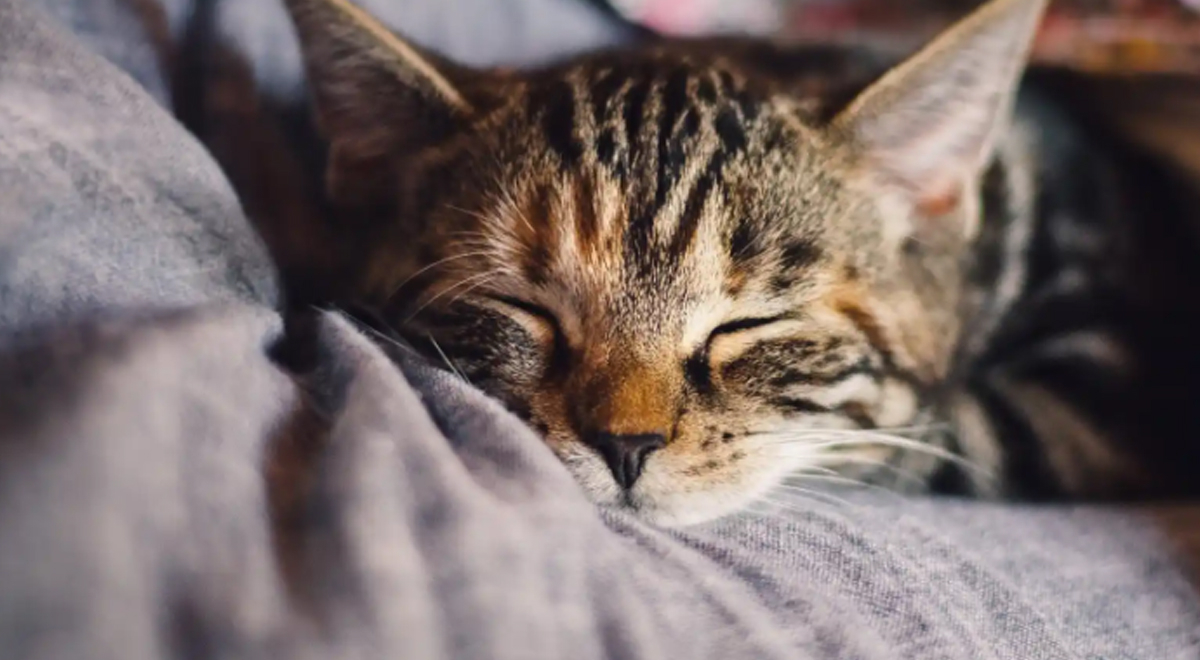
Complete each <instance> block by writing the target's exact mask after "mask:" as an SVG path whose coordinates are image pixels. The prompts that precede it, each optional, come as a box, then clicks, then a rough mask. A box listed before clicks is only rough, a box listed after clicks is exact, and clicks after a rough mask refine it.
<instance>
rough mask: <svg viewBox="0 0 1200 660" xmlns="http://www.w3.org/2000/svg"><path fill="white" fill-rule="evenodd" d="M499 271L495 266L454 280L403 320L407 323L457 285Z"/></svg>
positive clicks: (495, 273) (493, 275) (498, 272)
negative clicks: (456, 280)
mask: <svg viewBox="0 0 1200 660" xmlns="http://www.w3.org/2000/svg"><path fill="white" fill-rule="evenodd" d="M500 272H502V271H501V269H498V268H497V269H492V270H489V271H484V272H482V273H475V274H474V275H470V276H467V277H464V278H463V279H461V280H459V281H458V282H455V283H454V284H453V285H451V286H448V287H446V288H445V289H442V290H441V291H438V292H437V293H436V294H434V295H433V296H432V297H431V298H429V300H426V301H425V302H424V303H422V304H421V306H420V307H418V308H417V309H416V310H415V311H414V312H413V313H411V314H409V315H408V317H407V318H406V319H404V322H405V323H408V322H410V321H412V320H413V319H414V318H416V316H417V315H418V314H420V313H421V312H423V311H425V308H427V307H429V306H430V305H432V304H433V303H434V302H436V301H437V300H438V299H439V298H441V297H442V296H444V295H446V294H448V293H450V292H451V291H454V290H455V289H458V288H459V287H462V286H465V285H469V284H471V283H472V282H477V281H479V280H483V279H486V278H489V277H495V276H496V275H498V274H500Z"/></svg>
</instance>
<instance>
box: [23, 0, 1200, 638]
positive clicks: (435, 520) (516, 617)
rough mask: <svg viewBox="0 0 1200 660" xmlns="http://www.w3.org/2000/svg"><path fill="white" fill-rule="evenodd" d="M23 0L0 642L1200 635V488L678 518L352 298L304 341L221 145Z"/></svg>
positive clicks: (868, 496)
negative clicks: (1143, 506)
mask: <svg viewBox="0 0 1200 660" xmlns="http://www.w3.org/2000/svg"><path fill="white" fill-rule="evenodd" d="M83 1H84V2H86V1H87V0H83ZM25 2H26V0H0V393H2V395H0V657H2V658H22V659H25V658H29V659H32V658H39V659H42V658H52V659H55V660H68V659H72V658H89V659H100V660H102V659H105V658H112V659H114V660H115V659H120V660H140V659H142V658H164V657H172V658H174V657H178V658H209V657H214V658H220V657H225V658H404V659H405V660H425V659H433V658H447V659H449V658H453V659H471V658H480V659H484V658H528V659H534V660H536V659H542V658H544V659H546V660H558V659H562V658H573V659H574V658H579V659H587V658H648V659H653V658H663V659H672V660H673V659H676V658H689V659H691V658H696V659H703V658H714V659H715V658H721V659H723V660H736V659H739V658H746V659H752V658H753V659H763V660H770V659H772V658H781V659H782V658H789V659H798V658H822V659H823V658H861V659H866V660H871V659H876V658H878V659H884V658H920V659H922V660H924V659H929V658H956V659H962V658H972V659H974V658H1012V659H1018V658H1020V659H1028V658H1080V659H1082V658H1146V659H1153V660H1173V659H1179V660H1183V659H1184V658H1195V657H1197V655H1198V654H1200V599H1198V598H1197V595H1196V592H1195V591H1194V589H1193V587H1192V586H1191V584H1190V583H1189V581H1188V580H1187V574H1186V573H1185V570H1184V566H1183V564H1182V563H1181V562H1180V560H1179V556H1178V555H1176V554H1175V550H1176V549H1177V545H1176V543H1177V541H1178V540H1179V539H1178V538H1177V537H1172V536H1171V535H1169V534H1168V533H1167V532H1168V531H1169V530H1170V529H1171V528H1173V527H1178V526H1179V525H1180V524H1183V525H1188V524H1190V525H1192V526H1193V528H1194V529H1200V526H1197V525H1198V524H1200V523H1197V518H1200V516H1194V515H1191V513H1190V512H1188V511H1186V510H1181V511H1178V512H1174V513H1173V514H1172V515H1171V516H1170V517H1169V518H1170V519H1168V516H1167V515H1166V514H1165V513H1157V514H1150V513H1136V512H1122V511H1116V510H1110V511H1105V510H1099V509H1089V508H1076V509H1031V508H1022V507H998V506H985V505H979V504H971V503H952V502H933V501H918V500H903V499H900V498H897V497H892V496H887V495H882V494H873V493H869V492H868V493H862V494H852V495H848V494H838V495H837V499H833V498H828V497H827V498H823V501H815V500H811V499H803V498H800V497H797V496H789V495H787V494H780V495H779V497H778V498H777V503H776V504H772V505H770V506H765V507H764V508H763V511H762V512H761V513H753V514H747V515H743V516H740V517H736V518H733V519H728V520H724V521H721V522H718V523H715V524H711V525H708V526H705V527H702V528H696V529H689V530H685V531H676V532H668V531H664V530H658V529H653V528H649V527H647V526H644V525H642V524H640V523H639V522H637V521H636V520H633V519H631V518H628V517H626V516H624V515H621V514H618V513H614V512H606V511H597V510H594V509H593V508H592V507H591V506H590V505H589V504H588V503H587V502H586V501H584V499H583V497H582V495H581V493H580V492H579V491H578V490H577V489H576V488H575V486H574V485H573V483H572V482H571V480H570V478H569V477H568V475H567V474H566V472H565V471H564V470H563V469H562V468H561V467H560V466H559V465H558V464H557V462H556V461H555V459H554V458H553V457H552V456H551V455H550V453H549V452H548V451H547V450H546V449H545V448H544V447H543V446H542V445H541V443H540V442H539V440H538V439H537V438H536V437H534V436H533V435H531V434H530V433H529V432H528V431H527V430H525V429H524V428H523V427H522V426H520V425H519V424H518V423H517V422H516V421H515V420H514V419H513V418H511V417H510V416H508V415H507V414H506V413H504V412H503V411H502V410H500V409H499V408H498V407H497V406H495V405H494V404H493V403H491V402H490V401H488V400H486V399H485V398H484V397H482V395H480V394H478V393H476V392H474V391H473V390H471V389H470V388H469V387H467V386H465V385H463V384H460V383H458V382H456V381H455V380H454V379H453V378H451V377H449V376H446V375H445V374H443V373H442V372H438V371H434V370H432V369H430V368H429V367H428V366H426V365H425V364H424V363H423V362H421V361H420V360H417V359H414V358H412V357H411V356H410V355H409V354H407V353H406V352H405V351H404V350H403V349H400V348H395V349H393V350H391V351H390V352H391V353H392V355H391V358H392V359H389V356H387V355H385V354H384V352H383V351H382V350H381V349H380V348H378V347H377V346H376V344H374V343H373V342H371V341H369V340H368V338H367V337H365V336H364V335H363V334H361V333H359V332H358V331H356V330H355V329H354V328H353V327H352V326H351V325H350V324H348V323H347V322H345V321H344V320H342V319H341V318H340V317H337V316H335V315H331V314H319V315H315V317H314V318H312V319H310V321H311V323H310V324H301V325H298V326H297V327H296V328H295V330H296V332H295V334H294V336H293V337H292V338H291V339H290V340H289V341H288V342H286V343H284V344H282V345H281V344H280V339H281V333H282V323H281V322H280V320H279V318H278V316H277V315H276V313H275V312H274V311H273V305H274V300H275V293H274V292H275V287H274V284H273V281H272V278H271V275H270V271H269V270H268V268H267V266H266V262H265V258H264V257H263V250H262V249H261V247H260V246H259V244H258V242H257V241H256V240H255V239H254V238H253V234H252V232H251V231H250V229H249V228H248V226H247V225H246V223H245V221H244V220H243V219H242V217H241V216H240V212H239V210H238V206H237V203H236V202H235V200H234V199H233V197H232V193H231V191H230V188H229V186H228V185H227V184H226V183H225V182H224V181H223V179H222V178H221V177H220V175H219V173H218V171H217V169H216V166H215V165H214V164H213V163H212V162H211V161H210V160H208V159H207V158H206V156H205V155H204V153H203V152H202V150H201V149H200V148H199V146H198V145H197V144H196V143H195V142H194V141H193V140H192V139H191V138H189V137H188V135H187V134H186V133H185V132H184V131H183V130H182V129H181V128H180V127H179V126H178V125H176V124H174V123H173V121H172V120H171V119H170V117H169V116H168V115H167V113H166V111H165V110H164V109H163V108H162V106H161V105H159V104H157V103H155V101H154V99H153V98H152V97H151V96H150V95H149V94H147V93H144V92H142V91H140V90H139V89H138V87H137V85H136V84H135V83H134V82H133V81H132V79H131V78H129V77H127V76H126V75H124V74H122V73H120V72H118V70H117V69H116V68H114V67H112V66H110V65H109V64H107V63H105V62H103V61H101V60H100V59H99V58H98V57H96V56H94V55H92V54H90V53H89V52H88V51H87V50H86V49H85V48H84V47H83V46H81V45H79V44H77V43H76V42H75V41H74V40H73V38H72V37H70V36H68V35H67V33H66V31H65V30H64V29H62V28H61V27H55V26H52V25H51V24H49V23H48V22H47V21H45V20H43V19H42V18H39V17H38V16H36V15H34V13H33V12H32V11H30V10H29V9H28V8H27V7H25V5H24V4H23V3H25ZM441 4H442V5H444V6H447V10H446V11H448V12H450V11H453V7H452V5H454V4H455V3H453V2H448V0H441ZM59 5H60V7H61V6H62V5H61V3H59ZM74 27H75V29H80V25H78V24H75V25H74ZM137 38H142V37H141V36H139V35H137V34H134V33H130V34H127V35H125V39H126V40H127V42H126V45H125V48H129V49H136V48H137V45H136V44H134V43H132V42H133V41H134V40H135V39H137ZM88 43H92V44H96V43H120V40H115V41H106V40H103V39H101V40H97V39H96V38H95V35H91V36H89V39H88ZM121 52H133V51H131V50H122V51H121ZM161 89H165V87H163V88H161ZM161 98H164V97H160V100H161ZM281 361H282V362H283V363H286V364H288V365H290V366H291V367H293V368H295V369H299V370H300V371H301V373H293V372H290V371H289V370H287V369H284V368H283V367H282V366H280V365H281ZM397 361H398V362H400V363H401V364H402V368H397V367H396V366H395V364H396V362H397ZM843 498H845V499H843Z"/></svg>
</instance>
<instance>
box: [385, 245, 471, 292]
mask: <svg viewBox="0 0 1200 660" xmlns="http://www.w3.org/2000/svg"><path fill="white" fill-rule="evenodd" d="M491 255H492V252H490V251H484V250H475V251H472V252H464V253H460V254H455V255H451V256H449V257H446V258H444V259H438V260H437V261H435V262H433V263H431V264H429V265H428V266H425V267H424V268H421V269H419V270H417V272H415V273H413V274H412V275H409V276H408V277H406V278H404V281H403V282H401V283H400V284H398V285H396V286H395V287H394V288H393V289H392V292H391V293H390V294H389V295H388V298H389V299H391V298H394V297H396V294H398V293H400V291H401V290H402V289H404V287H405V286H407V285H408V284H409V283H410V282H412V281H413V280H414V279H416V278H418V277H420V276H421V275H422V274H423V273H426V272H429V271H430V270H433V269H434V268H437V267H438V266H442V265H445V264H447V263H450V262H452V261H458V260H459V259H467V258H469V257H486V256H491Z"/></svg>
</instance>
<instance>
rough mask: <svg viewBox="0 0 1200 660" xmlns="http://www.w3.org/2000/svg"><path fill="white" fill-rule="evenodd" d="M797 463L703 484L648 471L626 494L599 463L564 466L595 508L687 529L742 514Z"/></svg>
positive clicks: (782, 463)
mask: <svg viewBox="0 0 1200 660" xmlns="http://www.w3.org/2000/svg"><path fill="white" fill-rule="evenodd" d="M801 462H802V461H800V460H798V459H797V460H787V459H786V458H785V459H784V460H778V459H777V460H775V461H773V462H772V463H771V464H770V465H759V466H756V468H755V469H753V470H750V471H745V470H743V471H739V472H737V473H732V474H726V475H724V479H720V478H718V479H715V480H711V481H708V482H706V483H700V482H697V481H696V480H694V479H689V478H681V477H680V476H679V475H678V474H676V473H674V471H672V470H664V469H661V468H660V469H659V470H655V469H653V468H651V469H648V470H647V474H646V475H645V476H644V477H643V478H642V480H641V481H640V482H639V483H638V484H637V485H636V486H635V487H634V489H633V490H632V492H630V493H629V494H628V495H626V494H624V493H622V492H621V490H620V489H619V488H618V487H617V484H616V482H615V481H614V480H613V478H612V476H611V475H610V473H609V471H608V469H607V468H606V467H605V466H604V463H603V462H602V461H601V460H599V458H596V459H595V460H591V459H590V457H588V458H584V457H582V456H575V457H574V460H572V461H571V462H569V463H568V464H567V467H568V470H569V471H570V472H571V473H572V475H573V476H574V477H575V480H576V482H577V483H578V484H579V485H580V486H581V487H582V488H583V490H584V492H585V493H586V494H587V497H588V499H590V500H591V501H592V502H593V503H595V504H597V505H600V506H604V507H611V508H614V509H620V510H623V511H628V512H629V513H632V514H633V515H635V516H637V517H638V518H641V519H642V520H644V521H646V522H648V523H650V524H652V525H657V526H659V527H687V526H692V525H698V524H702V523H706V522H710V521H713V520H716V519H718V518H723V517H725V516H728V515H731V514H735V513H738V512H739V511H744V510H746V509H747V508H748V507H749V506H750V505H752V504H753V503H755V502H758V501H761V500H762V499H763V498H765V497H767V496H768V494H769V493H770V492H771V491H772V490H773V489H775V488H776V487H778V486H779V484H781V483H782V482H783V480H784V479H785V478H786V477H787V476H788V475H789V474H792V473H794V472H795V471H797V470H798V469H799V468H801V467H802V465H798V464H797V465H793V463H801Z"/></svg>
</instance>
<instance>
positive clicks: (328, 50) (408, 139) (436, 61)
mask: <svg viewBox="0 0 1200 660" xmlns="http://www.w3.org/2000/svg"><path fill="white" fill-rule="evenodd" d="M286 4H287V8H288V12H289V13H290V14H291V17H292V22H293V23H294V25H295V26H296V32H297V34H298V36H299V39H300V49H301V52H302V53H303V57H304V63H305V68H306V70H307V73H308V85H309V88H310V91H311V94H312V97H313V101H314V103H315V106H316V113H317V120H318V124H319V126H320V129H321V131H322V132H323V133H324V135H325V137H326V138H327V139H328V140H329V147H330V152H329V172H328V176H329V188H330V194H331V196H332V197H333V199H334V200H335V201H346V202H350V203H354V204H370V203H371V200H370V199H368V198H369V197H370V196H371V195H372V194H373V191H375V190H378V189H379V188H380V186H376V185H374V184H375V183H380V184H384V185H383V188H390V185H391V182H384V181H381V179H382V178H390V175H391V174H392V173H393V168H392V167H391V162H392V159H394V158H395V157H396V155H397V154H399V153H403V152H405V151H410V150H412V149H414V148H417V147H420V146H425V145H428V144H432V143H435V142H437V141H438V140H440V139H443V138H445V137H447V136H449V135H451V134H452V133H453V132H454V131H455V130H457V129H458V128H459V127H460V126H461V125H462V123H463V122H464V120H465V119H466V118H467V117H469V116H470V115H471V114H472V113H473V112H474V108H473V107H472V105H471V103H470V101H468V99H467V98H466V96H465V95H464V94H463V93H462V92H461V91H460V89H459V84H458V81H460V80H463V79H466V78H467V77H469V76H470V75H471V72H469V71H468V70H467V69H465V68H464V67H459V66H457V65H454V64H451V63H449V62H447V61H445V60H444V59H442V58H438V57H436V56H433V55H431V54H427V53H424V52H422V51H421V50H420V49H419V48H417V47H416V46H414V45H412V44H411V43H408V42H407V41H405V40H404V39H402V38H400V37H399V36H397V35H396V34H395V33H393V32H392V31H391V30H389V29H388V28H387V27H385V26H384V25H382V24H381V23H380V22H379V21H377V20H375V19H374V18H372V17H371V16H370V15H368V14H367V13H366V12H364V11H363V10H361V9H359V8H358V7H356V6H354V5H353V4H351V3H350V2H348V1H347V0H286Z"/></svg>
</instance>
